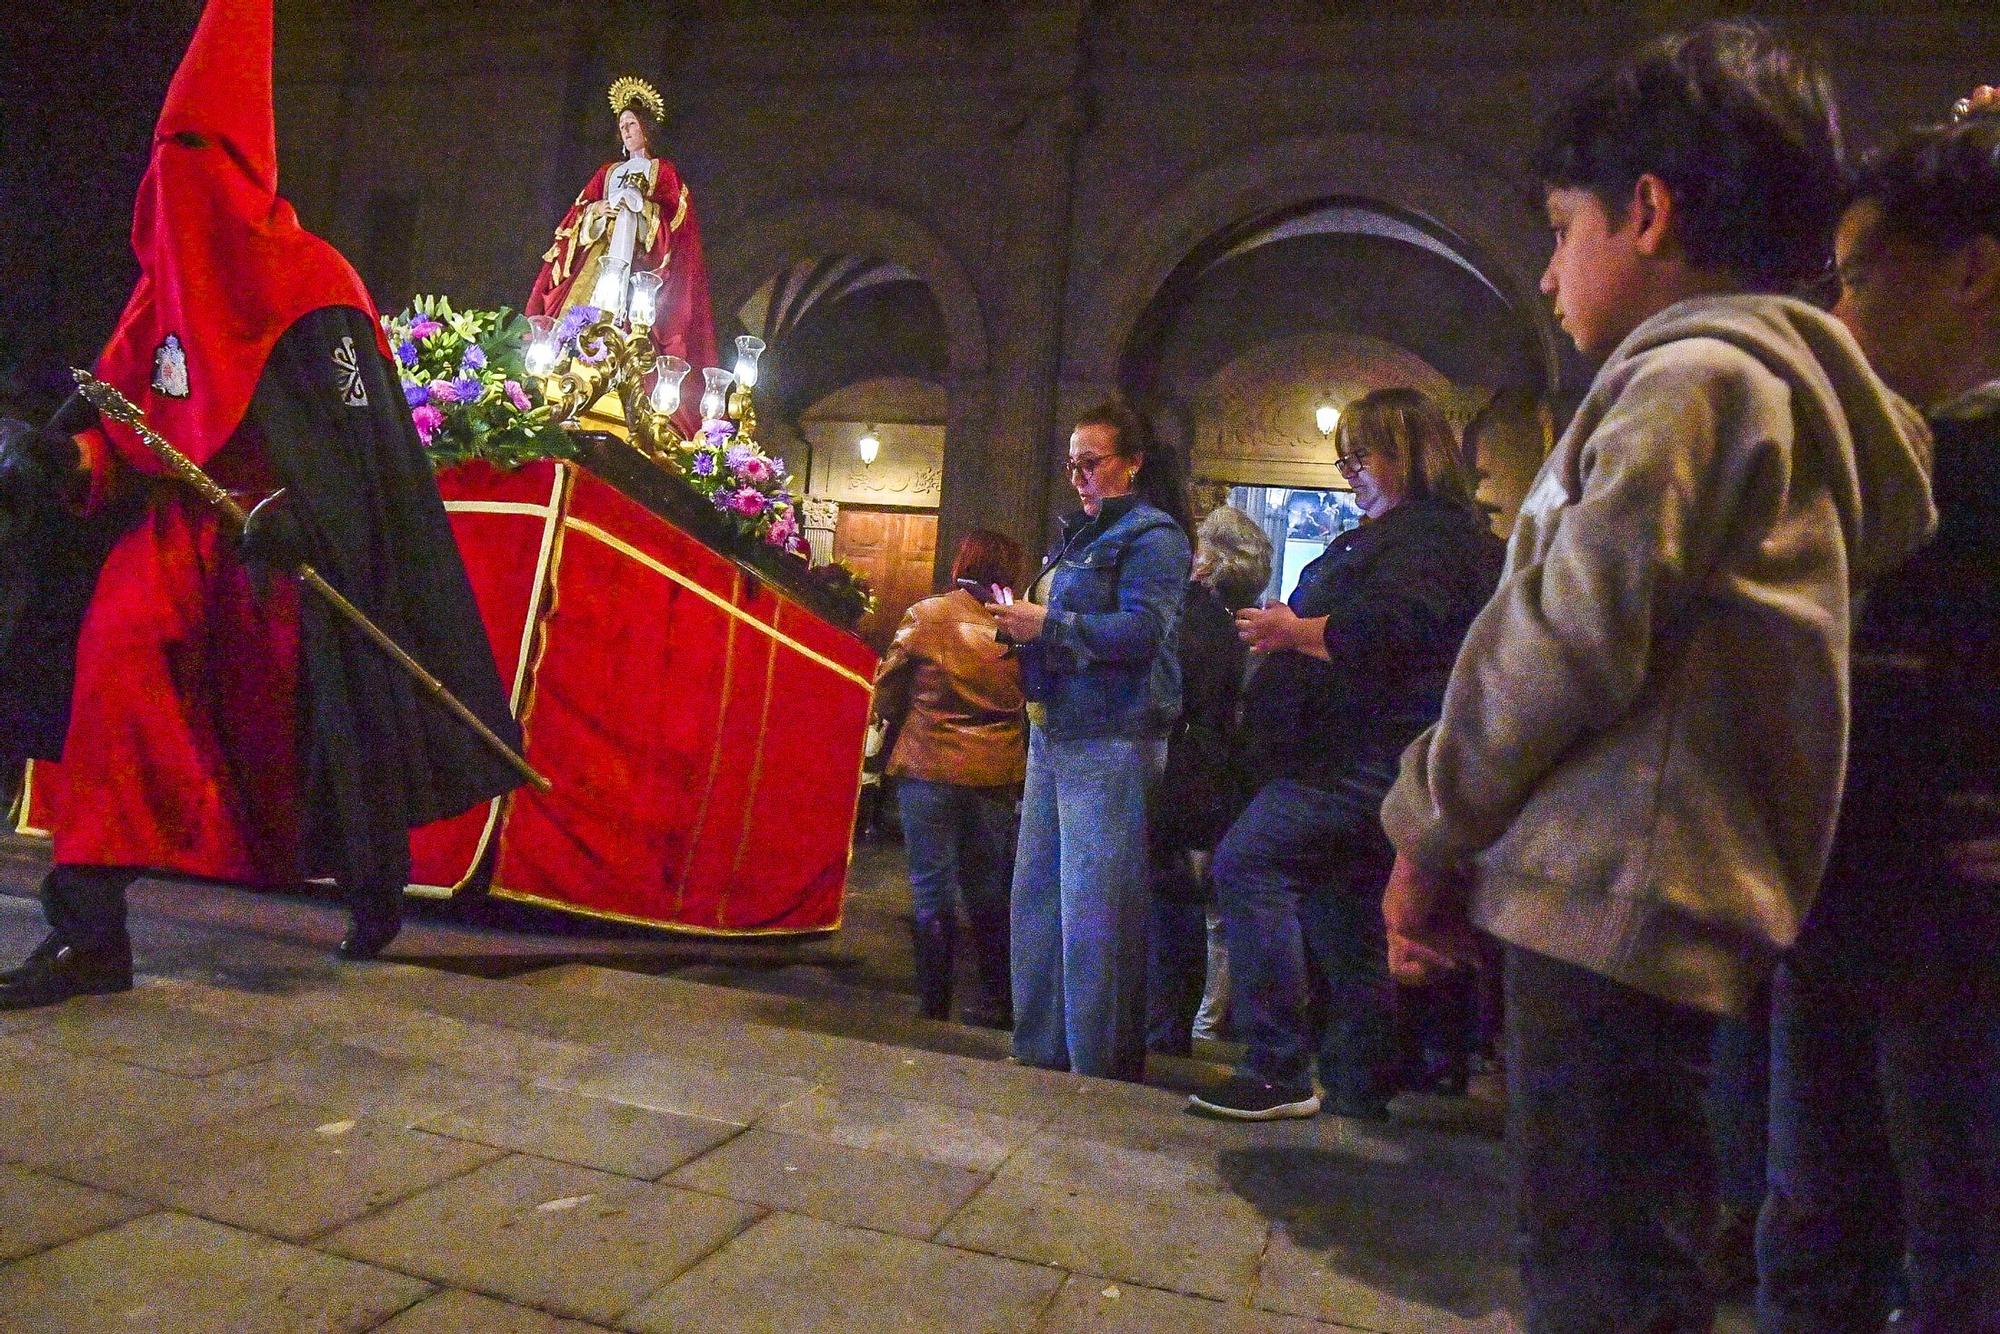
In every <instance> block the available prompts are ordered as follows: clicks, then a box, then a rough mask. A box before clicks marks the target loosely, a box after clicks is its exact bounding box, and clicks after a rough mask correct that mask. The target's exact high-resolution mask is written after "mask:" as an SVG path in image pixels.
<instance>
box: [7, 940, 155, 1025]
mask: <svg viewBox="0 0 2000 1334" xmlns="http://www.w3.org/2000/svg"><path fill="white" fill-rule="evenodd" d="M131 989H132V949H131V946H130V945H127V946H125V947H124V948H123V949H119V948H117V947H116V946H105V947H103V948H100V949H97V950H92V951H89V952H85V951H83V950H80V949H78V948H77V947H76V946H74V945H71V944H70V943H69V942H67V941H65V940H63V939H62V938H61V937H60V936H50V937H49V938H48V939H47V940H44V941H43V942H42V943H41V944H40V945H38V946H36V947H35V952H34V953H33V954H30V955H29V956H28V957H27V960H26V961H25V962H23V963H22V964H21V966H20V967H19V968H10V969H8V970H7V971H6V972H4V973H0V1010H27V1009H33V1008H34V1007H36V1006H38V1005H54V1004H57V1003H58V1002H60V1001H66V1000H68V999H69V998H70V997H71V996H106V995H110V994H111V993H112V992H116V991H130V990H131Z"/></svg>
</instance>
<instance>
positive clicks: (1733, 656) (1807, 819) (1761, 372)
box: [1382, 22, 1933, 1331]
mask: <svg viewBox="0 0 2000 1334" xmlns="http://www.w3.org/2000/svg"><path fill="white" fill-rule="evenodd" d="M1535 167H1536V170H1537V172H1538V174H1539V176H1540V177H1541V180H1542V182H1543V184H1544V187H1545V191H1546V202H1547V206H1548V213H1549V222H1550V225H1551V227H1552V228H1553V230H1554V232H1555V252H1554V255H1553V256H1552V257H1551V259H1550V261H1549V266H1548V270H1547V271H1546V272H1545V273H1544V274H1543V277H1542V290H1543V291H1544V292H1546V293H1547V294H1548V295H1549V296H1550V297H1551V298H1553V300H1554V302H1555V307H1556V311H1557V313H1558V315H1559V316H1560V318H1561V320H1562V322H1563V326H1564V328H1565V329H1566V330H1567V331H1568V332H1569V333H1570V335H1571V337H1572V338H1574V339H1575V341H1576V344H1577V346H1578V348H1579V349H1580V350H1581V351H1583V352H1584V353H1585V354H1586V355H1588V356H1592V357H1597V358H1603V359H1604V364H1603V366H1602V368H1601V369H1600V370H1599V372H1598V374H1597V377H1596V379H1595V380H1594V382H1593V383H1592V385H1591V388H1590V392H1589V394H1588V395H1587V396H1586V398H1585V399H1584V401H1583V403H1582V405H1581V406H1580V407H1579V409H1578V411H1577V414H1576V417H1575V419H1574V420H1573V421H1572V423H1571V424H1570V426H1569V428H1568V430H1567V431H1566V432H1565V433H1564V435H1563V438H1562V439H1561V440H1560V441H1559V442H1558V444H1557V446H1556V448H1555V450H1554V452H1553V453H1552V454H1551V456H1550V457H1549V459H1548V461H1547V462H1546V463H1545V464H1544V466H1543V468H1542V472H1541V475H1540V477H1539V478H1538V479H1537V481H1536V483H1535V485H1534V487H1533V488H1532V489H1531V491H1530V493H1529V495H1528V498H1527V500H1526V501H1525V503H1524V504H1523V505H1522V508H1521V514H1520V518H1519V521H1518V523H1517V526H1516V528H1515V530H1514V534H1513V538H1512V541H1511V544H1510V546H1509V550H1508V559H1507V569H1506V572H1505V574H1504V575H1503V576H1502V579H1501V583H1500V587H1499V590H1498V591H1497V592H1496V594H1495V595H1494V598H1493V600H1492V602H1491V603H1489V604H1488V606H1487V607H1486V609H1485V610H1484V611H1483V612H1482V613H1481V614H1480V616H1479V618H1478V620H1476V621H1475V622H1474V623H1473V626H1472V630H1471V632H1470V634H1469V635H1468V636H1467V638H1466V641H1465V646H1464V648H1463V650H1462V651H1461V653H1460V655H1459V659H1458V663H1457V666H1456V668H1455V669H1454V671H1453V674H1452V679H1451V684H1450V686H1449V688H1448V689H1447V692H1446V696H1445V704H1444V712H1443V715H1442V717H1441V719H1440V721H1439V722H1438V723H1437V725H1436V726H1434V727H1433V728H1432V729H1431V730H1430V731H1428V732H1427V733H1425V734H1424V735H1423V736H1421V737H1419V738H1418V739H1417V740H1416V741H1415V742H1414V743H1412V745H1411V746H1410V748H1409V749H1408V750H1407V751H1406V752H1405V754H1404V756H1403V761H1402V770H1401V774H1400V776H1399V779H1398V781H1397V784H1396V786H1395V788H1394V789H1393V790H1392V791H1391V793H1390V795H1389V798H1388V800H1387V802H1386V803H1385V805H1384V807H1383V813H1382V814H1383V824H1384V826H1385V827H1386V829H1387V830H1388V833H1389V836H1390V838H1391V840H1392V841H1393V842H1394V843H1395V845H1396V849H1397V866H1396V871H1395V873H1394V874H1393V875H1392V877H1391V881H1390V884H1389V888H1388V890H1387V892H1386V895H1385V900H1384V905H1383V907H1384V914H1385V917H1386V920H1387V925H1388V928H1389V934H1390V962H1391V967H1392V969H1394V970H1396V971H1397V972H1398V973H1399V974H1400V975H1401V976H1403V977H1405V978H1408V979H1421V978H1422V977H1424V976H1426V975H1428V974H1430V973H1433V972H1435V971H1437V970H1438V969H1440V968H1443V967H1448V966H1450V965H1451V963H1452V962H1453V960H1454V959H1455V958H1462V957H1467V950H1466V943H1467V937H1468V935H1469V931H1468V926H1469V925H1471V924H1476V925H1477V926H1479V927H1480V928H1483V929H1484V930H1486V931H1488V932H1490V933H1491V934H1493V935H1495V936H1497V937H1499V938H1500V939H1501V940H1502V941H1503V942H1504V943H1505V944H1506V947H1507V998H1508V1021H1507V1022H1508V1042H1507V1076H1508V1092H1509V1102H1510V1118H1511V1126H1510V1130H1511V1135H1512V1139H1513V1143H1514V1150H1515V1158H1516V1169H1515V1170H1516V1174H1517V1203H1518V1207H1519V1212H1520V1228H1521V1238H1522V1265H1523V1274H1524V1279H1525V1286H1526V1290H1527V1299H1528V1312H1527V1314H1528V1324H1529V1328H1530V1329H1531V1330H1535V1331H1571V1330H1575V1331H1582V1330H1591V1331H1613V1330H1618V1331H1624V1330H1632V1331H1639V1330H1647V1331H1682V1330H1705V1329H1707V1328H1708V1327H1709V1325H1710V1322H1711V1321H1712V1318H1713V1314H1714V1300H1713V1297H1712V1295H1711V1294H1710V1293H1709V1291H1708V1290H1707V1287H1706V1285H1705V1284H1704V1282H1703V1280H1702V1277H1701V1274H1700V1272H1699V1269H1698V1267H1697V1257H1698V1254H1699V1249H1700V1248H1699V1243H1700V1241H1701V1239H1702V1238H1703V1237H1704V1235H1705V1231H1706V1222H1707V1216H1708V1214H1709V1212H1710V1210H1711V1208H1712V1200H1713V1181H1712V1173H1711V1170H1710V1165H1709V1162H1708V1158H1707V1145H1706V1132H1705V1130H1704V1128H1703V1122H1702V1117H1701V1112H1700V1108H1699V1105H1698V1101H1697V1094H1698V1091H1699V1083H1698V1081H1697V1080H1696V1079H1695V1078H1693V1077H1692V1075H1691V1074H1690V1072H1689V1070H1688V1069H1687V1065H1688V1063H1690V1062H1692V1061H1694V1060H1697V1059H1699V1058H1700V1056H1701V1055H1702V1054H1703V1053H1704V1052H1705V1050H1706V1041H1707V1030H1708V1027H1709V1022H1708V1021H1709V1018H1710V1017H1711V1016H1713V1015H1716V1014H1721V1013H1726V1012H1730V1011H1733V1010H1735V1009H1738V1008H1740V1007H1741V1006H1742V1005H1743V1004H1744V1002H1745V1001H1746V999H1747V997H1748V995H1749V993H1750V991H1751V990H1752V988H1753V987H1754V986H1755V985H1756V983H1757V981H1758V979H1759V978H1760V977H1761V976H1762V975H1763V974H1764V973H1765V972H1766V971H1767V970H1768V969H1769V967H1770V965H1771V963H1772V961H1773V959H1774V957H1775V956H1776V954H1777V952H1778V951H1779V950H1780V949H1782V948H1784V947H1785V946H1787V945H1789V944H1790V943H1791V941H1792V940H1793V938H1794V937H1795V936H1796V934H1797V932H1798V928H1799V924H1800V921H1801V920H1802V919H1803V918H1804V916H1805V913H1806V910H1807V908H1808V907H1809V906H1810V904H1811V902H1812V897H1813V893H1814V890H1815V887H1816V886H1817V884H1818V881H1819V876H1820V872H1821V870H1822V867H1823V865H1824V863H1825V860H1826V855H1827V849H1828V846H1829V844H1830V842H1831V839H1832V834H1833V826H1834V816H1835V812H1836V810H1837V807H1838V803H1839V797H1840V786H1841V766H1842V756H1843V753H1844V749H1845V746H1846V740H1847V673H1848V663H1847V652H1848V636H1849V627H1850V623H1851V615H1852V608H1853V600H1854V597H1855V594H1856V592H1857V590H1858V589H1859V588H1861V587H1862V586H1864V585H1865V584H1866V582H1867V580H1868V579H1869V578H1870V577H1871V576H1872V575H1873V574H1875V573H1877V572H1879V571H1881V570H1883V569H1885V568H1887V567H1889V566H1891V565H1893V564H1895V563H1896V562H1898V561H1900V560H1901V559H1902V558H1903V557H1905V556H1907V555H1908V554H1909V553H1910V552H1911V551H1912V550H1913V549H1915V547H1916V546H1917V545H1918V544H1919V543H1921V541H1922V540H1923V539H1924V537H1925V536H1926V535H1927V534H1928V533H1929V531H1930V528H1931V526H1932V523H1933V513H1932V509H1931V502H1930V496H1929V490H1928V477H1927V471H1926V469H1927V461H1928V452H1927V437H1926V435H1925V432H1924V428H1923V426H1922V423H1921V421H1920V420H1919V419H1918V418H1917V417H1916V415H1915V414H1914V412H1913V411H1911V410H1910V409H1909V408H1908V407H1907V405H1905V404H1903V403H1902V402H1901V401H1900V400H1898V399H1896V398H1895V397H1894V396H1893V395H1892V394H1890V393H1889V391H1888V390H1887V389H1885V388H1884V387H1883V385H1882V383H1881V382H1880V381H1879V380H1878V379H1877V378H1876V377H1875V375H1874V373H1873V372H1872V371H1870V370H1869V368H1868V366H1867V363H1866V362H1865V361H1864V360H1863V358H1862V356H1861V354H1860V352H1859V350H1858V349H1857V348H1856V347H1855V344H1854V342H1853V339H1852V338H1851V337H1850V336H1849V335H1848V334H1847V333H1846V331H1845V330H1843V329H1842V328H1841V327H1840V325H1838V324H1837V323H1836V322H1835V321H1833V320H1832V319H1831V318H1830V317H1829V316H1827V315H1826V314H1824V313H1823V312H1821V311H1818V310H1816V309H1814V308H1812V307H1810V306H1807V305H1805V304H1803V303H1800V302H1797V301H1794V300H1791V299H1789V298H1787V297H1783V296H1779V295H1775V293H1778V292H1782V291H1785V290H1788V289H1790V288H1792V287H1794V286H1796V285H1797V284H1798V283H1800V282H1802V281H1804V280H1806V279H1808V278H1810V277H1812V276H1814V275H1815V274H1816V273H1818V272H1819V271H1820V270H1821V269H1822V268H1823V267H1824V264H1825V261H1826V255H1827V245H1828V240H1829V237H1830V235H1831V232H1832V229H1833V224H1834V223H1835V221H1836V220H1837V218H1838V215H1839V210H1840V204H1841V197H1842V196H1841V180H1842V173H1841V163H1840V138H1839V130H1838V128H1837V124H1836V121H1835V116H1834V111H1833V104H1832V94H1831V90H1830V86H1829V84H1828V82H1827V80H1826V78H1825V76H1824V74H1823V73H1822V72H1821V71H1819V70H1818V69H1817V68H1815V67H1814V66H1812V65H1811V64H1810V63H1809V62H1807V61H1805V60H1804V59H1802V58H1801V57H1799V56H1798V55H1796V54H1795V53H1793V52H1791V51H1789V50H1787V49H1786V48H1785V47H1783V46H1782V45H1780V44H1779V43H1778V42H1777V41H1776V40H1775V39H1774V38H1773V37H1772V36H1771V34H1770V33H1768V32H1767V31H1765V30H1764V29H1762V28H1760V27H1758V26H1756V25H1753V24H1746V23H1740V22H1728V23H1710V24H1704V25H1702V26H1700V27H1697V28H1694V29H1691V30H1688V31H1686V32H1683V33H1679V34H1675V35H1672V36H1669V37H1666V38H1662V39H1660V40H1658V41H1655V42H1653V43H1651V44H1649V45H1647V46H1645V47H1643V48H1641V49H1640V50H1639V51H1638V52H1636V53H1635V54H1634V55H1633V56H1632V57H1630V58H1629V59H1628V60H1627V61H1626V62H1625V63H1624V64H1623V65H1621V66H1619V67H1618V68H1616V69H1614V70H1613V71H1611V72H1609V73H1608V74H1606V75H1604V76H1602V77H1600V78H1599V79H1598V80H1596V81H1595V82H1593V83H1592V84H1590V85H1589V86H1587V87H1586V88H1585V89H1583V90H1582V91H1581V92H1579V93H1578V94H1576V95H1575V96H1574V97H1572V98H1571V99H1570V100H1569V102H1568V103H1567V104H1566V105H1565V106H1564V107H1563V108H1562V109H1561V110H1560V111H1559V112H1558V114H1557V115H1556V117H1555V118H1554V119H1553V120H1552V121H1551V123H1550V124H1549V126H1548V128H1547V130H1546V131H1545V134H1544V139H1543V143H1542V146H1541V148H1540V150H1539V151H1538V153H1537V157H1536V162H1535Z"/></svg>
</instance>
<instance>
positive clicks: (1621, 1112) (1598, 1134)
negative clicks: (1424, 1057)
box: [1507, 945, 1715, 1334]
mask: <svg viewBox="0 0 2000 1334" xmlns="http://www.w3.org/2000/svg"><path fill="white" fill-rule="evenodd" d="M1713 1028H1714V1021H1713V1020H1712V1019H1710V1018H1708V1017H1707V1016H1706V1015H1702V1014H1698V1013H1696V1012H1695V1011H1693V1010H1688V1009H1684V1008H1682V1007H1680V1006H1678V1005H1672V1004H1669V1003H1668V1002H1666V1001H1663V1000H1658V999H1656V998H1654V997H1652V996H1648V995H1646V994H1644V993H1643V992H1638V991H1634V990H1632V989H1631V988H1630V987H1626V986H1621V985H1620V984H1618V983H1616V982H1613V981H1611V980H1610V979H1609V978H1605V977H1600V976H1599V975H1598V974H1596V973H1592V972H1588V971H1586V970H1585V969H1582V968H1578V967H1576V966H1574V965H1572V964H1567V963H1563V962H1561V961H1560V960H1557V959H1552V958H1549V957H1548V956H1546V955H1542V954H1536V953H1534V952H1533V951H1530V950H1524V949H1520V948H1518V947H1516V946H1511V945H1510V946H1508V948H1507V1100H1508V1108H1507V1116H1508V1128H1507V1129H1508V1138H1509V1140H1510V1141H1511V1142H1512V1146H1513V1149H1514V1194H1515V1204H1516V1210H1517V1213H1518V1216H1519V1228H1520V1234H1519V1246H1520V1252H1521V1277H1522V1281H1523V1285H1524V1287H1525V1288H1526V1290H1527V1326H1528V1329H1529V1331H1530V1334H1695V1332H1696V1331H1700V1332H1701V1334H1706V1332H1707V1330H1708V1329H1709V1327H1710V1326H1711V1325H1712V1324H1713V1323H1714V1319H1715V1297H1714V1295H1713V1293H1711V1292H1710V1291H1709V1288H1708V1284H1707V1281H1706V1280H1705V1279H1704V1278H1703V1276H1702V1270H1701V1261H1702V1256H1703V1252H1704V1250H1705V1248H1706V1246H1707V1242H1708V1237H1709V1232H1710V1229H1711V1227H1712V1226H1713V1220H1714V1214H1715V1164H1714V1161H1713V1159H1712V1158H1711V1156H1710V1146H1709V1131H1708V1125H1707V1122H1706V1120H1705V1119H1704V1117H1703V1115H1702V1107H1701V1096H1700V1095H1701V1090H1702V1077H1701V1068H1702V1066H1703V1065H1705V1064H1706V1062H1707V1059H1708V1048H1709V1042H1710V1039H1711V1035H1712V1031H1713Z"/></svg>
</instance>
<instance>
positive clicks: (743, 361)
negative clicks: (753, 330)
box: [736, 334, 764, 389]
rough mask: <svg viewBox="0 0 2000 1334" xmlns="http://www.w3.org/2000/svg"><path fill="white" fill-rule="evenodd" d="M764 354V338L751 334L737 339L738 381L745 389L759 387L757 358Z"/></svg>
mask: <svg viewBox="0 0 2000 1334" xmlns="http://www.w3.org/2000/svg"><path fill="white" fill-rule="evenodd" d="M763 355H764V340H763V339H761V338H758V337H755V336H754V335H751V334H740V335H738V336H737V339H736V383H738V384H740V385H742V386H743V387H744V388H745V389H755V388H756V387H757V358H759V357H761V356H763Z"/></svg>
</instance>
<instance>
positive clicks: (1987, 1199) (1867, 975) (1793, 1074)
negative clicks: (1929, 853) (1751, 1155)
mask: <svg viewBox="0 0 2000 1334" xmlns="http://www.w3.org/2000/svg"><path fill="white" fill-rule="evenodd" d="M1868 870H1869V868H1858V867H1855V866H1853V865H1851V864H1849V865H1845V866H1843V865H1841V864H1839V863H1836V866H1835V867H1834V868H1833V870H1831V871H1830V872H1829V873H1828V876H1827V880H1826V883H1825V886H1824V888H1823V889H1822V890H1821V892H1820V897H1819V900H1818V902H1817V903H1815V904H1814V906H1813V910H1812V913H1811V915H1810V916H1809V917H1808V918H1807V920H1806V925H1805V928H1804V930H1803V931H1802V932H1801V933H1800V938H1799V942H1798V944H1797V946H1795V947H1794V949H1793V950H1792V952H1791V954H1790V955H1788V956H1787V958H1786V960H1785V962H1784V963H1783V964H1782V965H1781V966H1780V968H1779V970H1778V976H1777V979H1776V982H1775V985H1774V990H1773V994H1772V1030H1771V1034H1772V1043H1771V1149H1770V1154H1771V1166H1770V1182H1769V1184H1770V1191H1769V1194H1768V1196H1767V1198H1766V1201H1765V1205H1764V1213H1763V1216H1762V1218H1761V1219H1760V1220H1759V1223H1758V1232H1757V1258H1758V1269H1759V1271H1760V1284H1761V1286H1760V1290H1759V1292H1758V1302H1757V1305H1758V1312H1757V1315H1758V1322H1757V1323H1758V1328H1759V1329H1760V1330H1763V1331H1787V1332H1789V1331H1805V1330H1812V1331H1815V1334H1846V1331H1850V1330H1852V1331H1862V1330H1865V1331H1868V1332H1869V1334H1874V1331H1876V1330H1879V1329H1880V1328H1881V1327H1882V1323H1883V1320H1884V1318H1885V1317H1886V1316H1887V1314H1888V1312H1889V1309H1890V1306H1891V1304H1892V1302H1893V1301H1894V1293H1895V1287H1896V1284H1897V1281H1898V1278H1899V1271H1900V1270H1901V1269H1902V1267H1903V1265H1904V1263H1905V1257H1906V1256H1907V1264H1908V1280H1909V1296H1908V1302H1907V1305H1906V1307H1905V1319H1906V1324H1905V1325H1901V1326H1898V1328H1909V1329H1912V1330H1916V1331H1922V1332H1923V1334H1941V1332H1942V1331H1946V1330H1950V1331H1954V1334H1956V1332H1957V1331H1975V1330H1976V1331H1991V1330H2000V893H1997V892H1996V891H1995V890H1994V889H1992V888H1981V887H1976V886H1969V885H1950V884H1942V883H1935V882H1933V883H1928V884H1927V883H1925V882H1924V880H1923V879H1922V878H1920V877H1916V876H1907V877H1905V876H1896V875H1894V874H1893V872H1891V871H1888V870H1886V869H1885V868H1873V871H1874V873H1873V874H1870V873H1868Z"/></svg>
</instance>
